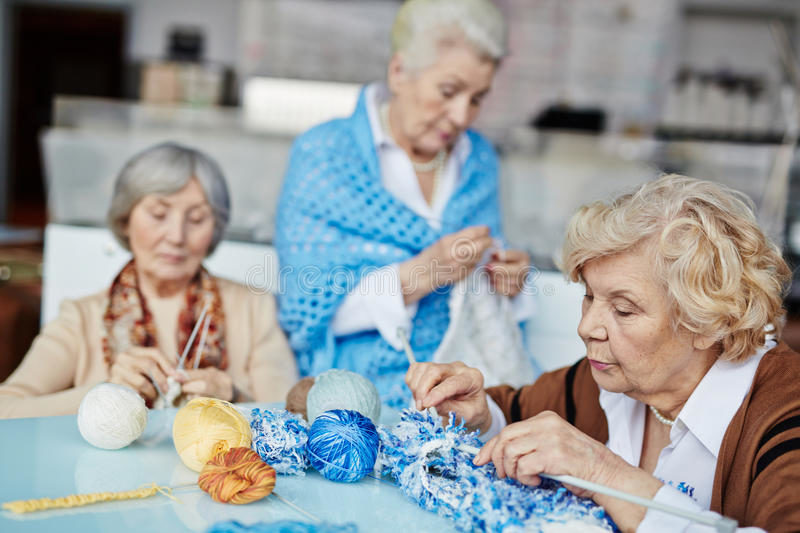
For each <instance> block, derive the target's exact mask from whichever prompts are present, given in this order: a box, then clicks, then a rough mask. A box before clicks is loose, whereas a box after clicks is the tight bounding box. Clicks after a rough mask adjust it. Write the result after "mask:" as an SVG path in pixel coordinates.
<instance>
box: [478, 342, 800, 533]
mask: <svg viewBox="0 0 800 533" xmlns="http://www.w3.org/2000/svg"><path fill="white" fill-rule="evenodd" d="M487 392H488V393H489V395H490V396H491V397H492V399H494V401H495V402H497V404H498V405H499V406H500V408H501V409H502V410H503V413H504V414H505V416H506V420H507V421H508V422H509V423H511V422H517V421H519V420H524V419H526V418H530V417H532V416H534V415H536V414H537V413H540V412H541V411H545V410H550V411H555V412H556V413H558V414H559V415H560V416H562V417H563V418H565V419H566V420H567V421H569V422H570V423H572V424H573V425H574V426H575V427H577V428H578V429H580V430H581V431H583V432H584V433H586V434H587V435H589V436H590V437H592V438H594V439H596V440H599V441H600V442H606V441H607V440H608V422H607V420H606V416H605V413H604V412H603V409H602V408H601V407H600V401H599V397H600V390H599V388H598V387H597V384H596V383H595V381H594V379H592V374H591V368H590V366H589V364H588V362H587V361H586V359H585V358H584V359H581V360H580V361H578V362H577V363H575V364H574V365H573V366H571V367H569V368H562V369H560V370H556V371H554V372H548V373H546V374H543V375H542V376H541V377H540V378H539V379H538V380H537V381H536V382H535V383H533V384H532V385H527V386H525V387H522V388H520V389H513V388H512V387H510V386H508V385H501V386H499V387H492V388H490V389H487ZM711 510H712V511H716V512H718V513H721V514H723V515H725V516H729V517H731V518H734V519H736V520H738V522H739V526H740V527H745V526H757V527H760V528H763V529H765V530H767V531H769V532H772V533H774V532H781V531H800V354H798V353H797V352H794V351H792V350H791V349H790V348H789V347H788V346H787V345H786V344H785V343H783V342H781V343H780V344H779V345H778V346H776V347H775V348H773V349H772V350H770V351H769V352H767V354H766V355H764V357H763V358H762V359H761V362H760V363H759V365H758V370H757V371H756V375H755V377H754V378H753V384H752V386H751V388H750V391H749V392H748V393H747V396H746V397H745V398H744V400H743V401H742V405H741V407H739V410H738V411H737V412H736V414H735V415H734V417H733V419H732V420H731V423H730V425H729V426H728V429H727V431H726V432H725V436H724V438H723V440H722V445H721V447H720V450H719V457H718V458H717V470H716V475H715V477H714V489H713V492H712V495H711Z"/></svg>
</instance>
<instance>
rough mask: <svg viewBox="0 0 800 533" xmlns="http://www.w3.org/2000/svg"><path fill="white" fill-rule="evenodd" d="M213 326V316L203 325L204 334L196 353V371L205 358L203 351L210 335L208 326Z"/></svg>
mask: <svg viewBox="0 0 800 533" xmlns="http://www.w3.org/2000/svg"><path fill="white" fill-rule="evenodd" d="M210 325H211V315H208V316H207V317H206V321H205V323H204V324H203V333H201V334H200V342H198V343H197V351H195V353H194V369H195V370H197V369H198V368H199V367H200V359H202V358H203V349H204V348H205V347H206V334H208V326H210Z"/></svg>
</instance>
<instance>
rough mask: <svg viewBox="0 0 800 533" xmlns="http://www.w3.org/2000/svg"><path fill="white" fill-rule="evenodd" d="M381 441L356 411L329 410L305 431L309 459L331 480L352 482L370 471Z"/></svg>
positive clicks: (372, 425)
mask: <svg viewBox="0 0 800 533" xmlns="http://www.w3.org/2000/svg"><path fill="white" fill-rule="evenodd" d="M379 442H380V438H379V437H378V431H377V429H376V428H375V424H373V423H372V421H371V420H370V419H369V418H367V417H366V416H364V415H362V414H361V413H359V412H358V411H351V410H347V409H332V410H330V411H325V412H324V413H322V414H321V415H319V416H318V417H317V419H316V420H315V421H314V423H313V424H311V429H310V430H309V431H308V444H307V445H306V450H307V452H308V459H309V461H310V462H311V466H313V467H314V468H315V469H316V470H317V471H318V472H319V473H320V474H322V475H323V476H324V477H325V478H326V479H329V480H331V481H341V482H345V483H352V482H354V481H358V480H359V479H361V478H363V477H364V476H366V475H367V474H369V473H370V472H372V469H373V467H374V466H375V460H376V458H377V457H378V444H379Z"/></svg>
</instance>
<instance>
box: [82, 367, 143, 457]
mask: <svg viewBox="0 0 800 533" xmlns="http://www.w3.org/2000/svg"><path fill="white" fill-rule="evenodd" d="M146 425H147V406H146V405H145V404H144V400H143V399H142V397H141V396H139V394H138V393H137V392H136V391H134V390H133V389H131V388H129V387H125V386H123V385H116V384H114V383H100V384H99V385H95V386H94V387H92V389H91V390H89V392H87V393H86V396H84V397H83V400H81V405H80V407H79V408H78V430H79V431H80V432H81V435H82V436H83V438H84V439H86V442H88V443H89V444H91V445H92V446H97V447H98V448H103V449H106V450H116V449H119V448H123V447H125V446H127V445H128V444H130V443H131V442H133V441H135V440H136V439H138V438H139V436H140V435H141V434H142V432H143V431H144V428H145V426H146Z"/></svg>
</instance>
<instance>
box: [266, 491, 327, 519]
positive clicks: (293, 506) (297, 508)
mask: <svg viewBox="0 0 800 533" xmlns="http://www.w3.org/2000/svg"><path fill="white" fill-rule="evenodd" d="M272 495H273V496H275V497H276V498H278V499H279V500H280V501H282V502H283V503H285V504H286V505H288V506H289V507H291V508H292V509H294V510H295V511H297V512H298V513H300V514H302V515H305V516H306V517H308V518H310V519H311V520H313V521H315V522H316V523H318V524H321V523H322V520H320V519H319V518H317V517H316V516H314V515H313V514H311V513H309V512H308V511H306V510H304V509H302V508H301V507H299V506H298V505H296V504H294V503H292V502H290V501H289V500H287V499H286V498H284V497H283V496H281V495H280V494H278V493H277V492H275V491H273V492H272Z"/></svg>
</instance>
